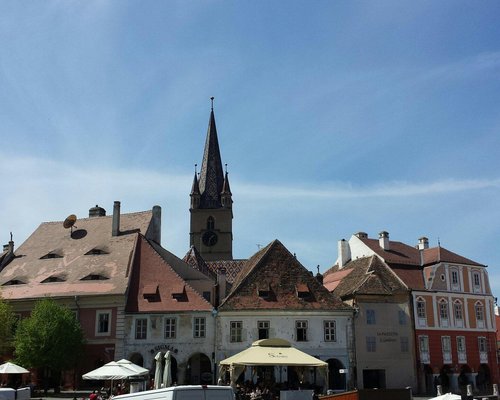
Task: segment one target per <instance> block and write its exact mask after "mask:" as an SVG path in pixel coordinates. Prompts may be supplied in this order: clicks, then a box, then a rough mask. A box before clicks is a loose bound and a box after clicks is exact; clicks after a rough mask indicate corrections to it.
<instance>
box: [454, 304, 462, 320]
mask: <svg viewBox="0 0 500 400" xmlns="http://www.w3.org/2000/svg"><path fill="white" fill-rule="evenodd" d="M453 307H454V309H455V319H459V320H462V319H464V312H463V307H462V303H458V302H457V303H455V304H454V305H453Z"/></svg>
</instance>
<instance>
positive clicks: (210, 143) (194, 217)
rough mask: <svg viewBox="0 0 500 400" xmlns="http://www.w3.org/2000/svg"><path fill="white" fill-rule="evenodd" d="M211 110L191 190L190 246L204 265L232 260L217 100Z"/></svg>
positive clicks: (229, 196) (229, 204)
mask: <svg viewBox="0 0 500 400" xmlns="http://www.w3.org/2000/svg"><path fill="white" fill-rule="evenodd" d="M211 100H212V107H211V110H210V120H209V122H208V130H207V137H206V140H205V149H204V151H203V161H202V163H201V171H200V174H199V176H198V175H197V173H196V170H195V174H194V178H193V186H192V187H191V194H190V197H191V207H190V210H189V211H190V213H191V228H190V231H189V236H190V240H189V242H190V245H191V246H194V247H195V248H196V250H197V251H198V252H199V253H200V255H201V256H202V257H203V259H204V260H205V261H215V260H232V259H233V222H232V221H233V209H232V203H233V200H232V194H231V189H230V187H229V178H228V174H227V170H226V171H225V173H224V170H223V168H222V160H221V156H220V150H219V140H218V138H217V127H216V125H215V115H214V98H213V97H212V98H211Z"/></svg>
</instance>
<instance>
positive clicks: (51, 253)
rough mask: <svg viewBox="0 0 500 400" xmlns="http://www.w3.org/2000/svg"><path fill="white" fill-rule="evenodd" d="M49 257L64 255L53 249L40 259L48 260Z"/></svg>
mask: <svg viewBox="0 0 500 400" xmlns="http://www.w3.org/2000/svg"><path fill="white" fill-rule="evenodd" d="M49 258H63V256H62V255H60V254H58V253H56V252H54V251H51V252H50V253H47V254H45V255H44V256H42V257H40V260H47V259H49Z"/></svg>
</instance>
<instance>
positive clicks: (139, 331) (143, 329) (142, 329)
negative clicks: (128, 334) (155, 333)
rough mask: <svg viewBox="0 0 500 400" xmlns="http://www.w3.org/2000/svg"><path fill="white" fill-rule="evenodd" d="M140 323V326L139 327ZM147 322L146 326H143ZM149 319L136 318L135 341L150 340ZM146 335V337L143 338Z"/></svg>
mask: <svg viewBox="0 0 500 400" xmlns="http://www.w3.org/2000/svg"><path fill="white" fill-rule="evenodd" d="M139 321H140V325H141V326H139ZM144 322H145V324H143V323H144ZM148 325H149V323H148V318H144V317H140V318H136V319H135V321H134V339H135V340H147V338H148V330H149V329H148ZM143 334H144V337H143Z"/></svg>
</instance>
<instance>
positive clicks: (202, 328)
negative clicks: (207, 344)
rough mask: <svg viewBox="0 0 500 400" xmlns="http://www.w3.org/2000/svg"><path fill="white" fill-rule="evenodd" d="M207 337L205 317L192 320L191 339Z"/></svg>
mask: <svg viewBox="0 0 500 400" xmlns="http://www.w3.org/2000/svg"><path fill="white" fill-rule="evenodd" d="M206 336H207V319H206V318H205V317H194V318H193V337H194V338H195V339H201V338H204V337H206Z"/></svg>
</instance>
